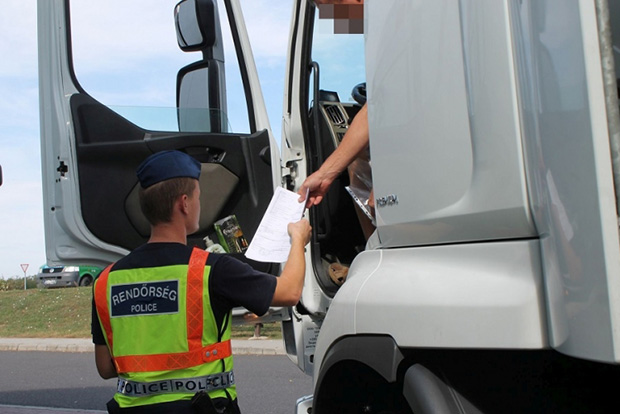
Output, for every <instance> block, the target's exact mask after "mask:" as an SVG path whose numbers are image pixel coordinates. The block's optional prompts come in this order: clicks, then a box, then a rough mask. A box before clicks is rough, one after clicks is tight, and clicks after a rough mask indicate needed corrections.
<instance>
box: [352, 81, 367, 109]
mask: <svg viewBox="0 0 620 414" xmlns="http://www.w3.org/2000/svg"><path fill="white" fill-rule="evenodd" d="M351 97H352V98H353V100H354V101H355V102H357V103H358V104H360V105H362V106H364V104H365V103H366V82H362V83H358V84H357V85H355V86H354V87H353V90H352V91H351Z"/></svg>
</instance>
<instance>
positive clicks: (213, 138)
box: [38, 0, 281, 313]
mask: <svg viewBox="0 0 620 414" xmlns="http://www.w3.org/2000/svg"><path fill="white" fill-rule="evenodd" d="M177 2H178V0H176V1H165V2H157V3H153V2H142V3H141V6H140V4H139V3H137V2H136V3H132V4H131V5H128V4H126V3H125V2H119V4H118V6H112V5H110V6H109V7H105V9H107V10H112V11H113V13H114V14H111V15H105V14H104V13H102V11H100V10H99V11H98V6H94V5H89V6H85V5H84V4H81V3H80V2H72V1H71V0H51V1H50V0H42V1H39V3H38V38H39V87H40V109H41V110H40V112H41V154H42V175H43V198H44V210H45V213H44V216H45V237H46V255H47V260H48V264H60V263H62V264H79V263H83V262H84V260H88V262H89V263H93V264H98V265H101V266H104V265H106V264H107V263H110V262H113V261H115V260H117V259H119V258H120V257H122V256H123V255H125V254H126V253H128V252H129V251H130V250H132V249H134V248H136V247H137V246H139V245H141V244H143V243H144V242H146V241H147V239H148V237H149V232H150V228H149V224H148V222H147V221H146V219H145V218H144V217H143V216H142V214H141V212H140V206H139V202H138V187H139V183H138V180H137V177H136V174H135V171H136V168H137V167H138V165H139V164H140V163H141V162H142V161H143V160H144V159H145V158H146V157H148V156H149V155H150V154H153V153H156V152H159V151H163V150H173V149H174V150H180V151H183V152H186V153H188V154H189V155H191V156H193V157H194V158H196V159H197V160H198V161H200V163H201V164H202V177H203V179H201V180H200V185H201V194H202V195H201V203H202V211H201V218H200V229H199V230H198V232H196V233H195V234H193V235H191V236H189V238H188V244H189V245H195V246H198V247H202V248H204V247H205V243H204V241H203V238H205V237H206V236H210V238H211V240H216V239H217V238H216V236H215V235H214V226H213V225H214V222H216V221H218V220H220V219H223V218H226V217H228V216H230V215H235V216H236V218H237V220H238V222H239V224H240V226H241V229H242V231H243V233H244V236H245V238H246V239H247V240H251V239H252V236H253V235H254V233H255V231H256V229H257V227H258V225H259V222H260V220H261V217H262V215H263V213H264V211H265V210H266V208H267V205H268V203H269V201H270V199H271V196H272V194H273V189H274V188H275V186H278V185H280V182H281V172H280V159H279V150H278V146H277V145H276V144H275V142H274V139H273V136H272V134H271V129H270V126H269V121H268V118H267V113H266V109H265V104H264V101H263V96H262V92H261V89H260V86H259V83H258V76H257V73H256V68H255V65H254V60H253V57H252V54H251V50H250V45H249V40H248V36H247V33H246V30H245V25H244V22H243V16H242V14H241V6H240V4H239V1H238V0H226V1H223V0H220V1H219V2H218V1H217V0H183V1H181V2H178V4H177ZM157 8H162V10H163V13H164V14H165V16H166V19H165V20H164V23H165V27H164V24H160V25H159V26H158V25H156V24H154V23H153V22H152V21H151V19H153V16H154V15H155V14H156V11H155V9H157ZM106 19H109V22H108V23H106V21H105V20H106ZM128 20H131V21H129V24H124V23H123V22H124V21H128ZM141 20H142V21H141ZM99 29H101V30H99ZM123 29H127V32H126V33H124V32H122V30H123ZM223 33H224V35H226V37H225V36H224V35H223ZM153 39H156V41H155V42H154V41H153ZM89 42H91V43H92V44H90V43H89ZM114 42H116V43H114ZM175 43H176V44H177V45H175V46H167V45H170V44H172V45H174V44H175ZM78 45H79V46H80V48H79V49H80V50H79V51H78ZM149 45H150V47H151V49H149ZM100 47H108V48H109V49H111V50H114V51H116V50H119V51H121V53H120V54H118V55H117V58H118V59H123V60H127V61H129V63H127V62H123V63H124V65H118V66H117V67H115V63H114V62H104V61H103V59H102V60H101V61H100V62H98V61H97V58H98V48H100ZM166 47H168V49H169V50H171V51H172V52H173V53H176V54H177V55H181V57H182V59H178V57H176V58H175V57H171V58H168V57H166V56H164V52H163V50H164V49H165V48H166ZM225 48H227V49H229V50H224V49H225ZM124 49H126V51H125V52H126V53H125V55H123V53H122V51H123V50H124ZM181 50H182V51H183V52H189V53H182V52H181ZM77 52H80V53H82V56H81V59H78V58H76V56H75V54H76V53H77ZM149 54H151V55H153V56H154V57H156V59H155V60H153V61H151V64H150V67H140V66H141V64H142V63H143V62H145V61H144V60H140V59H138V58H139V57H142V56H143V55H144V56H148V55H149ZM84 55H85V56H84ZM93 59H94V60H95V61H93ZM132 59H134V61H135V63H134V62H133V61H132ZM85 62H86V63H85ZM170 62H181V63H180V64H178V65H177V67H173V68H171V69H170V70H169V71H168V72H166V73H165V74H166V75H167V77H166V76H163V77H160V78H157V76H158V75H161V74H162V73H164V71H163V70H160V68H163V67H166V68H167V67H168V66H170ZM188 62H189V63H188ZM117 63H118V62H117ZM98 64H101V65H102V66H106V65H107V66H108V67H109V68H110V70H109V71H108V73H106V74H109V73H110V72H112V73H113V74H112V75H111V76H108V77H106V78H104V79H100V78H97V76H98V75H101V73H102V71H101V70H99V71H97V70H93V67H95V66H97V65H98ZM119 68H121V69H119ZM80 69H81V70H80ZM231 73H232V74H233V75H231ZM129 75H132V76H129ZM139 77H143V78H151V77H152V78H153V79H147V81H148V82H150V83H151V84H153V83H155V85H156V86H155V87H154V88H153V87H152V86H151V88H152V89H154V91H153V90H152V91H151V92H150V93H151V95H152V99H149V97H147V98H144V99H142V101H141V103H140V107H136V106H121V107H113V106H110V105H109V104H107V103H106V102H105V100H106V92H104V91H105V89H103V88H102V87H101V84H102V83H107V85H106V86H107V87H109V86H110V83H115V84H116V85H114V86H115V87H116V88H115V89H119V88H121V89H123V88H125V89H126V93H127V95H131V94H136V95H137V94H140V92H141V91H140V86H137V87H135V85H133V84H132V82H135V80H136V78H139ZM235 80H236V81H238V82H237V83H236V84H235V83H234V82H235ZM132 88H134V89H132ZM166 90H170V91H171V93H170V94H169V95H170V98H171V99H170V101H171V102H170V104H169V105H168V106H169V107H168V108H165V107H163V106H162V103H161V101H162V100H161V99H159V95H160V94H165V92H164V91H166ZM230 91H236V93H237V95H236V96H235V98H234V99H232V98H231V97H230V96H229V95H230V94H229V92H230ZM231 111H232V112H233V114H232V115H231ZM240 113H241V114H242V115H241V116H240V115H239V114H240ZM233 116H234V117H237V118H241V119H240V120H239V119H237V120H236V121H238V122H237V124H238V125H241V126H236V125H235V122H236V121H235V120H233V119H231V118H232V117H233ZM231 125H232V126H231ZM236 256H238V258H240V259H242V260H245V257H244V255H243V254H240V253H237V254H236ZM250 264H251V265H252V266H254V267H255V268H257V269H260V270H262V271H265V272H270V273H273V274H277V273H279V264H273V263H258V262H251V263H250ZM237 313H238V312H237Z"/></svg>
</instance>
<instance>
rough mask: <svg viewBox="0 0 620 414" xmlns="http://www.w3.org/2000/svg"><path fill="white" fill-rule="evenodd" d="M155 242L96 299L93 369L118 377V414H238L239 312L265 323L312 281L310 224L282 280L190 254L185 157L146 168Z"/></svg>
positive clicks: (132, 257)
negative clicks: (233, 333)
mask: <svg viewBox="0 0 620 414" xmlns="http://www.w3.org/2000/svg"><path fill="white" fill-rule="evenodd" d="M137 175H138V179H139V181H140V184H141V187H142V188H141V190H140V206H141V209H142V211H143V213H144V215H145V216H146V218H147V219H148V221H149V222H150V224H151V236H150V239H149V240H148V243H146V244H144V245H142V246H140V247H138V248H137V249H135V250H134V251H132V252H131V253H130V254H129V255H127V256H125V257H124V258H122V259H120V260H119V261H118V262H116V263H114V264H112V265H110V266H108V268H106V269H105V270H104V271H103V272H102V273H101V275H100V276H99V277H98V278H97V280H96V282H95V285H94V290H93V292H94V300H93V324H92V333H93V342H94V343H95V362H96V365H97V370H98V372H99V375H101V377H102V378H105V379H107V378H112V377H118V386H117V391H116V394H115V395H114V399H113V400H111V401H110V402H109V403H108V411H110V412H121V413H122V412H127V413H145V412H148V413H169V412H174V413H183V412H187V413H194V412H214V413H239V412H240V411H239V406H238V404H237V393H236V388H235V383H234V373H233V360H232V355H231V345H230V330H231V320H230V318H231V310H232V308H233V307H236V306H242V307H245V308H246V309H248V310H250V311H251V312H253V313H255V314H257V315H262V314H264V313H265V312H266V311H267V310H268V308H269V306H270V305H274V306H293V305H295V304H296V303H297V302H298V301H299V298H300V296H301V290H302V286H303V278H304V274H305V259H304V246H305V245H306V244H307V243H308V241H309V238H310V233H311V228H310V225H309V223H308V222H307V220H301V221H299V222H297V223H290V224H289V226H288V231H289V234H290V236H291V242H292V247H291V251H290V254H289V257H288V261H287V263H286V266H285V267H284V269H283V271H282V274H281V275H280V277H274V276H273V275H270V274H266V273H262V272H258V271H255V270H254V269H252V268H251V267H250V266H248V265H247V264H244V263H242V262H240V261H238V260H236V259H234V258H232V257H230V256H228V255H220V254H215V253H210V254H209V253H207V252H205V251H204V250H202V249H197V248H193V249H192V248H190V247H188V246H187V235H188V234H192V233H193V232H195V231H197V230H198V222H199V217H200V201H199V196H200V187H199V185H198V178H199V176H200V163H199V162H198V161H196V160H195V159H193V158H192V157H190V156H189V155H187V154H185V153H183V152H180V151H164V152H159V153H156V154H154V155H151V156H150V157H148V158H147V159H146V160H145V161H144V162H143V163H142V164H141V165H140V167H139V168H138V171H137Z"/></svg>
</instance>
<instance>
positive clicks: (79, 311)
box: [0, 287, 282, 339]
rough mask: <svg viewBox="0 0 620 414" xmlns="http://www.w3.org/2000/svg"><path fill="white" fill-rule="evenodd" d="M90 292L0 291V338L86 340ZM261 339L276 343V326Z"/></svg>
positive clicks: (242, 333)
mask: <svg viewBox="0 0 620 414" xmlns="http://www.w3.org/2000/svg"><path fill="white" fill-rule="evenodd" d="M91 299H92V289H91V288H90V287H78V288H65V289H30V290H8V291H0V337H3V338H89V337H90V319H91ZM254 329H255V328H254V325H234V326H233V328H232V337H233V338H235V339H247V338H250V337H252V336H253V335H254ZM260 335H261V336H266V337H268V338H270V339H280V338H282V334H281V332H280V324H279V323H268V324H264V325H263V327H262V328H261V330H260Z"/></svg>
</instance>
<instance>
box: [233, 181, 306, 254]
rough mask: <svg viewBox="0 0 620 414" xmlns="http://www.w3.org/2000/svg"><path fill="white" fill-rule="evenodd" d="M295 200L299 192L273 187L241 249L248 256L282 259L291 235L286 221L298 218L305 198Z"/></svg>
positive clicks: (290, 221) (301, 212)
mask: <svg viewBox="0 0 620 414" xmlns="http://www.w3.org/2000/svg"><path fill="white" fill-rule="evenodd" d="M298 200H299V194H297V193H294V192H292V191H289V190H286V189H284V188H282V187H278V188H276V191H275V192H274V194H273V198H272V199H271V202H270V203H269V206H268V207H267V211H266V212H265V215H264V216H263V219H262V220H261V222H260V224H259V225H258V230H256V234H255V235H254V237H253V238H252V242H251V243H250V246H249V247H248V250H247V251H246V252H245V256H246V257H247V258H248V259H252V260H256V261H259V262H271V263H284V262H286V260H287V259H288V254H289V252H290V251H291V237H290V236H289V235H288V230H287V227H288V224H289V223H293V222H297V221H299V220H301V217H302V216H303V213H304V207H305V204H306V202H305V201H302V202H301V203H300V202H299V201H298Z"/></svg>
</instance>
